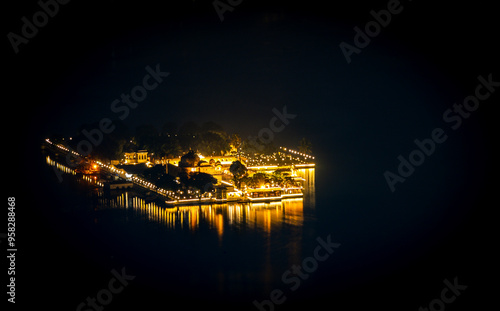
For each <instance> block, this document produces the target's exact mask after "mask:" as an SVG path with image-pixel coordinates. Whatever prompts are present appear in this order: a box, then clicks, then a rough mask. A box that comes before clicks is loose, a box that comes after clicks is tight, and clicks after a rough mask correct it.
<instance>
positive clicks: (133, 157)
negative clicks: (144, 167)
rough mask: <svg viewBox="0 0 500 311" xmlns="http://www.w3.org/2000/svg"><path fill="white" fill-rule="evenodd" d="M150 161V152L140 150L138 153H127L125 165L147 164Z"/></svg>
mask: <svg viewBox="0 0 500 311" xmlns="http://www.w3.org/2000/svg"><path fill="white" fill-rule="evenodd" d="M147 161H148V151H147V150H138V151H137V152H125V164H138V163H146V162H147Z"/></svg>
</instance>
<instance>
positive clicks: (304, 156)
mask: <svg viewBox="0 0 500 311" xmlns="http://www.w3.org/2000/svg"><path fill="white" fill-rule="evenodd" d="M69 140H71V138H70V139H69ZM43 148H44V149H48V150H50V151H52V152H53V154H52V157H54V156H57V155H63V156H64V157H65V158H73V159H78V161H73V162H71V163H67V165H64V164H61V163H60V162H61V161H59V162H55V161H54V160H53V159H52V157H51V155H50V154H49V155H47V156H46V159H47V163H48V164H50V165H56V166H57V168H58V169H59V170H61V171H63V172H65V173H70V174H73V175H81V176H82V177H83V178H84V179H85V180H88V181H90V182H93V183H94V184H95V185H97V186H99V187H102V188H103V189H105V190H107V191H120V190H124V189H130V188H133V187H139V188H140V189H143V190H145V193H146V195H147V196H148V197H150V198H151V197H152V198H154V200H155V201H156V202H163V203H165V204H166V205H167V206H178V205H199V204H213V203H218V204H222V203H228V202H233V203H247V202H272V201H281V200H283V199H291V198H302V196H303V195H304V186H305V185H304V183H305V182H306V179H305V176H304V175H305V174H306V173H305V171H306V169H312V172H313V174H314V167H315V163H314V156H312V155H311V154H308V153H306V152H301V151H297V150H293V149H289V148H285V147H279V148H276V150H275V151H274V152H272V153H253V154H251V153H246V152H243V151H242V150H241V148H239V146H234V145H232V144H231V145H230V148H229V150H227V152H225V154H224V155H212V156H207V155H203V154H202V153H201V152H197V151H194V150H189V151H188V152H186V153H184V154H183V155H181V156H177V157H155V155H154V153H151V152H148V150H145V149H139V150H136V151H127V152H123V153H122V156H121V158H120V159H112V160H108V161H105V160H102V159H99V158H97V157H95V156H83V155H81V154H80V153H78V152H76V151H74V150H73V149H72V148H71V147H70V146H69V145H67V144H65V143H64V142H63V141H61V142H53V141H52V140H51V139H49V138H47V139H46V140H45V142H44V146H43ZM62 162H64V161H62ZM76 162H77V163H76ZM309 174H310V172H309Z"/></svg>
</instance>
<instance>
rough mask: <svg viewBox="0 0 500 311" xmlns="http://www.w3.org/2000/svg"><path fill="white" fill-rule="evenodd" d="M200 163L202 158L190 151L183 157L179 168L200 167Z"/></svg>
mask: <svg viewBox="0 0 500 311" xmlns="http://www.w3.org/2000/svg"><path fill="white" fill-rule="evenodd" d="M199 162H200V157H199V156H198V155H197V154H196V153H195V152H194V151H193V150H189V152H188V153H186V154H185V155H183V156H182V157H181V160H180V161H179V167H193V166H198V163H199Z"/></svg>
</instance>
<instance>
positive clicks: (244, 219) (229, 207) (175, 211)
mask: <svg viewBox="0 0 500 311" xmlns="http://www.w3.org/2000/svg"><path fill="white" fill-rule="evenodd" d="M97 196H98V199H97V202H96V205H95V206H94V208H95V209H106V208H113V209H124V210H130V211H132V212H133V214H134V215H135V216H137V217H140V218H142V219H147V220H148V221H150V222H154V223H158V224H161V225H162V226H165V227H166V228H169V229H187V230H190V231H197V230H198V229H199V228H200V225H201V224H206V225H208V227H209V228H211V229H214V230H215V231H216V232H217V233H218V235H219V236H222V235H223V233H224V223H227V224H228V225H229V226H230V227H234V228H252V229H256V230H259V231H263V232H268V233H270V232H271V230H276V229H279V228H280V227H281V226H282V225H283V224H286V225H290V226H302V223H303V221H304V213H303V200H302V198H300V199H286V200H282V201H279V202H268V203H226V204H212V205H198V206H178V207H172V208H169V207H164V206H160V204H159V203H157V202H147V201H146V200H145V199H143V198H141V197H139V196H136V195H135V194H134V193H133V192H130V193H129V192H124V193H121V194H119V195H117V196H115V197H112V196H109V195H106V194H105V193H104V191H98V193H97Z"/></svg>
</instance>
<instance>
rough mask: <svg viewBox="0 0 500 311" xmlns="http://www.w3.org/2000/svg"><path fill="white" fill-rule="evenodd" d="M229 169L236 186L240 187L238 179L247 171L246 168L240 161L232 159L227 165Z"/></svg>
mask: <svg viewBox="0 0 500 311" xmlns="http://www.w3.org/2000/svg"><path fill="white" fill-rule="evenodd" d="M229 171H230V172H231V174H233V180H234V183H235V185H236V187H238V188H239V187H240V179H241V177H243V176H244V175H245V174H246V173H247V168H246V166H245V165H243V163H241V162H240V161H234V162H233V163H231V166H230V167H229Z"/></svg>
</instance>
